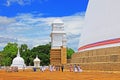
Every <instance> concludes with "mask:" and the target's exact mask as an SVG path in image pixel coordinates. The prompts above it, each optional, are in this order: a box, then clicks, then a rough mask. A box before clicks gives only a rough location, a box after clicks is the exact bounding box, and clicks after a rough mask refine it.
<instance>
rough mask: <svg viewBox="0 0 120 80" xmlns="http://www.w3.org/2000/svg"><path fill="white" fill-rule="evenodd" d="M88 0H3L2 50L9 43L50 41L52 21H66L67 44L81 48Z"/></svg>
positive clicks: (0, 22)
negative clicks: (79, 44)
mask: <svg viewBox="0 0 120 80" xmlns="http://www.w3.org/2000/svg"><path fill="white" fill-rule="evenodd" d="M87 4H88V0H0V50H2V48H3V47H4V46H5V45H6V44H7V43H8V42H17V43H19V44H24V43H25V44H28V46H29V48H32V47H34V46H38V45H41V44H46V43H49V42H50V33H51V23H52V22H53V20H55V19H56V18H60V19H62V20H63V22H64V24H65V31H66V33H67V39H68V41H67V45H68V47H70V48H73V49H74V50H75V51H77V48H78V42H79V37H80V32H81V29H82V27H83V25H84V15H85V11H86V7H87Z"/></svg>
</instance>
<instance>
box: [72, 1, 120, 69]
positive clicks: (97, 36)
mask: <svg viewBox="0 0 120 80" xmlns="http://www.w3.org/2000/svg"><path fill="white" fill-rule="evenodd" d="M119 3H120V0H89V3H88V7H87V11H86V15H85V25H84V27H83V31H82V33H81V36H80V44H79V48H78V52H76V54H73V55H72V59H71V63H74V64H80V65H81V67H82V68H83V69H86V70H103V71H120V67H119V66H120V4H119Z"/></svg>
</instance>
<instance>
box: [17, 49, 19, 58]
mask: <svg viewBox="0 0 120 80" xmlns="http://www.w3.org/2000/svg"><path fill="white" fill-rule="evenodd" d="M17 57H20V51H19V48H18V53H17Z"/></svg>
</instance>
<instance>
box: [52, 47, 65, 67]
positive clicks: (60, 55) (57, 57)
mask: <svg viewBox="0 0 120 80" xmlns="http://www.w3.org/2000/svg"><path fill="white" fill-rule="evenodd" d="M66 60H67V58H66V48H63V47H61V49H51V51H50V64H54V65H61V64H66V63H67V61H66Z"/></svg>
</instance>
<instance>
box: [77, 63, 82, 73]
mask: <svg viewBox="0 0 120 80" xmlns="http://www.w3.org/2000/svg"><path fill="white" fill-rule="evenodd" d="M77 70H78V72H82V69H81V68H80V65H79V64H78V65H77Z"/></svg>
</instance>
